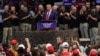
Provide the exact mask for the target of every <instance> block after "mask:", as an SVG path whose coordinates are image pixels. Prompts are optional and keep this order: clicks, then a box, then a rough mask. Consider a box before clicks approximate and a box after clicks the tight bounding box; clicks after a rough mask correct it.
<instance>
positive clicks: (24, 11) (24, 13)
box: [19, 5, 31, 32]
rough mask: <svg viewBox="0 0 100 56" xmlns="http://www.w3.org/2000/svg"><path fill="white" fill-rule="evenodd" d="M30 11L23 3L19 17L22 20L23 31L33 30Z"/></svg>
mask: <svg viewBox="0 0 100 56" xmlns="http://www.w3.org/2000/svg"><path fill="white" fill-rule="evenodd" d="M30 17H31V15H30V13H29V12H28V8H27V7H26V6H24V5H21V11H20V12H19V18H20V20H21V22H20V23H21V25H20V27H21V31H23V32H27V31H31V24H29V22H30Z"/></svg>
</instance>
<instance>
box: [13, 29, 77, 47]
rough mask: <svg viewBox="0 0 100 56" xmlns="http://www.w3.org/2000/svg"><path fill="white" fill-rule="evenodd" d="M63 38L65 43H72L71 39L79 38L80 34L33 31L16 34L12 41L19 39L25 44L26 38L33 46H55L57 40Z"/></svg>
mask: <svg viewBox="0 0 100 56" xmlns="http://www.w3.org/2000/svg"><path fill="white" fill-rule="evenodd" d="M58 36H61V37H62V39H63V40H64V41H67V42H70V41H71V39H72V38H73V39H76V38H78V32H77V31H72V30H66V31H32V32H21V31H19V32H15V33H14V34H13V38H12V39H17V40H18V41H19V43H25V41H24V38H26V37H28V38H29V39H30V42H31V45H32V46H36V45H38V44H44V43H52V44H53V45H55V43H56V38H57V37H58Z"/></svg>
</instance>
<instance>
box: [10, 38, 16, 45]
mask: <svg viewBox="0 0 100 56" xmlns="http://www.w3.org/2000/svg"><path fill="white" fill-rule="evenodd" d="M10 43H11V45H16V44H17V43H18V42H17V40H16V39H13V40H11V42H10Z"/></svg>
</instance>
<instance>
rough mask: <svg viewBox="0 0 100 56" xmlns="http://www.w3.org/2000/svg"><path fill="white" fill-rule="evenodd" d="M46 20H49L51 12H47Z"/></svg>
mask: <svg viewBox="0 0 100 56" xmlns="http://www.w3.org/2000/svg"><path fill="white" fill-rule="evenodd" d="M46 20H49V12H47V14H46Z"/></svg>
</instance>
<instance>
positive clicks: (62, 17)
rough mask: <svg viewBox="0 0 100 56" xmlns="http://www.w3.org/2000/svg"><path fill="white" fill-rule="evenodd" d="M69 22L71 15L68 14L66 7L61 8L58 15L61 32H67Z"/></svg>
mask: <svg viewBox="0 0 100 56" xmlns="http://www.w3.org/2000/svg"><path fill="white" fill-rule="evenodd" d="M68 22H69V13H67V12H66V9H65V7H64V6H61V7H60V10H59V15H58V23H59V30H67V29H68Z"/></svg>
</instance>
